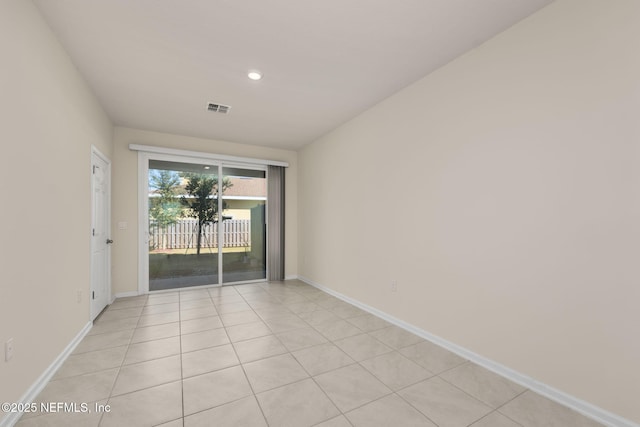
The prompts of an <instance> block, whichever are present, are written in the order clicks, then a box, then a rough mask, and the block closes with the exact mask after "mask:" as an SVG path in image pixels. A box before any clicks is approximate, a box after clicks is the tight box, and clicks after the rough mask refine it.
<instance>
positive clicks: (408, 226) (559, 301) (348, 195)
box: [298, 0, 640, 422]
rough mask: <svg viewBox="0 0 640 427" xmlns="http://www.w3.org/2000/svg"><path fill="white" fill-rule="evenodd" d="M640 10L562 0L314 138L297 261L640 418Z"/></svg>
mask: <svg viewBox="0 0 640 427" xmlns="http://www.w3.org/2000/svg"><path fill="white" fill-rule="evenodd" d="M638 22H640V2H638V1H637V0H558V1H557V2H555V3H553V4H551V5H550V6H548V7H546V8H545V9H542V10H541V11H540V12H539V13H537V14H535V15H533V16H531V17H529V18H528V19H526V20H524V21H522V22H521V23H519V24H517V25H515V26H514V27H512V28H510V29H509V30H507V31H505V32H504V33H502V34H500V35H499V36H497V37H495V38H494V39H492V40H490V41H488V42H487V43H485V44H483V45H482V46H480V47H479V48H477V49H475V50H473V51H471V52H469V53H468V54H466V55H464V56H462V57H460V58H459V59H457V60H455V61H453V62H451V63H450V64H448V65H447V66H445V67H443V68H441V69H439V70H438V71H436V72H434V73H432V74H431V75H429V76H427V77H425V78H423V79H422V80H420V81H418V82H417V83H415V84H413V85H412V86H410V87H408V88H406V89H405V90H403V91H401V92H399V93H397V94H396V95H394V96H392V97H391V98H389V99H387V100H385V101H384V102H382V103H380V104H379V105H377V106H375V107H374V108H372V109H370V110H369V111H367V112H366V113H364V114H362V115H360V116H359V117H357V118H355V119H354V120H351V121H350V122H348V123H346V124H345V125H343V126H342V127H340V128H338V129H337V130H335V131H333V132H331V133H330V134H328V135H326V136H325V137H323V138H321V139H320V140H318V141H316V142H315V143H313V144H311V145H309V146H307V147H306V148H305V149H303V150H302V151H301V152H300V153H299V167H300V172H299V175H300V180H299V193H298V194H299V199H298V201H299V210H300V226H299V239H300V246H299V247H300V258H299V261H300V268H299V271H300V275H301V276H303V277H305V278H307V279H309V280H312V281H314V282H317V283H319V284H321V285H324V286H327V287H329V288H331V289H333V290H335V291H337V292H340V293H342V294H345V295H347V296H350V297H352V298H355V299H357V300H360V301H362V302H363V303H365V304H368V305H370V306H373V307H376V308H378V309H380V310H382V311H385V312H387V313H389V314H391V315H393V316H395V317H397V318H400V319H403V320H405V321H406V322H408V323H410V324H413V325H415V326H417V327H419V328H421V329H423V330H426V331H428V332H431V333H433V334H435V335H437V336H440V337H442V338H444V339H446V340H448V341H450V342H453V343H455V344H458V345H460V346H462V347H465V348H467V349H469V350H471V351H473V352H476V353H477V354H480V355H482V356H484V357H486V358H489V359H491V360H493V361H495V362H498V363H500V364H503V365H505V366H506V367H509V368H511V369H514V370H516V371H518V372H520V373H522V374H524V375H528V376H530V377H532V378H534V379H536V380H538V381H541V382H543V383H546V384H547V385H550V386H552V387H554V388H556V389H559V390H562V391H564V392H566V393H569V394H571V395H573V396H575V397H577V398H579V399H583V400H586V401H587V402H590V403H592V404H594V405H596V406H599V407H601V408H603V409H605V410H607V411H610V412H613V413H616V414H618V415H620V416H622V417H626V418H628V419H630V420H633V421H635V422H640V405H638V396H640V369H639V368H638V362H639V361H640V339H638V336H639V335H638V328H639V327H640V310H639V309H638V302H639V301H640V285H639V284H640V270H639V269H638V267H637V266H638V259H640V228H639V224H640V190H639V189H640V185H639V183H640V166H639V160H640V152H639V146H640V140H639V137H640V119H639V114H640V25H638ZM392 280H397V281H398V291H397V292H396V293H392V292H391V290H390V282H391V281H392Z"/></svg>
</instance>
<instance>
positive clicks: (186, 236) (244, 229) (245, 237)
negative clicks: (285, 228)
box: [149, 219, 251, 250]
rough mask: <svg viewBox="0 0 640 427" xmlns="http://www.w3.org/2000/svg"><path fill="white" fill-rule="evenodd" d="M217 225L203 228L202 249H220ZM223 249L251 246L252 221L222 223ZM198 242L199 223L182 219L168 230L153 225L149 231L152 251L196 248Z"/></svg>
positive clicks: (208, 225)
mask: <svg viewBox="0 0 640 427" xmlns="http://www.w3.org/2000/svg"><path fill="white" fill-rule="evenodd" d="M216 225H217V224H206V225H204V226H203V228H202V240H201V242H200V247H201V248H217V247H218V231H217V229H218V228H217V227H216ZM222 233H223V236H224V239H223V242H224V244H223V248H241V247H250V246H251V220H248V219H227V220H224V221H223V222H222ZM197 241H198V221H197V220H195V219H181V220H179V221H178V222H176V223H175V224H172V225H169V226H168V227H167V228H166V229H161V228H160V227H157V226H154V225H152V226H151V227H150V229H149V248H150V249H151V250H168V249H188V248H195V247H196V244H197Z"/></svg>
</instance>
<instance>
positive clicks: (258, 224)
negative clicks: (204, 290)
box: [221, 167, 267, 283]
mask: <svg viewBox="0 0 640 427" xmlns="http://www.w3.org/2000/svg"><path fill="white" fill-rule="evenodd" d="M222 176H223V183H224V184H223V186H224V185H225V184H226V187H223V188H224V190H225V191H224V192H223V194H222V204H223V206H224V215H225V216H224V217H223V222H222V226H221V228H222V237H223V242H224V246H223V247H224V249H223V251H222V271H223V274H222V282H223V283H233V282H244V281H248V280H259V279H266V277H267V263H266V257H267V246H266V243H267V226H266V217H265V213H266V210H265V207H266V203H267V179H266V172H265V171H264V170H254V169H244V168H236V167H223V168H222Z"/></svg>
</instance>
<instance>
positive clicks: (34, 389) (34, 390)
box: [0, 322, 93, 427]
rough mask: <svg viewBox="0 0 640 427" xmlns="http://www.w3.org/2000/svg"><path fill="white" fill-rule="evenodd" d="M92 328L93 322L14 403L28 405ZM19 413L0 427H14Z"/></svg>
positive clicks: (19, 415)
mask: <svg viewBox="0 0 640 427" xmlns="http://www.w3.org/2000/svg"><path fill="white" fill-rule="evenodd" d="M92 327H93V322H88V323H87V324H86V325H84V327H83V328H82V330H81V331H80V332H78V334H77V335H76V336H75V337H74V338H73V339H72V340H71V342H70V343H69V344H68V345H67V346H66V347H65V349H64V350H62V353H60V354H59V355H58V357H56V359H55V360H54V361H53V363H52V364H51V365H49V367H48V368H47V369H46V370H45V371H44V372H43V373H42V375H40V377H39V378H38V379H37V380H36V381H35V382H34V383H33V384H32V385H31V387H29V389H28V390H27V391H26V392H25V394H24V395H23V396H22V397H21V398H20V400H18V402H16V403H24V404H28V403H31V402H33V401H34V400H35V398H36V397H37V396H38V394H40V392H41V391H42V389H43V388H44V387H45V386H46V385H47V383H48V382H49V380H51V378H52V377H53V376H54V375H55V373H56V372H57V371H58V369H60V366H62V364H63V363H64V361H65V360H67V357H69V355H70V354H71V353H72V352H73V350H75V348H76V347H77V346H78V344H80V341H82V339H83V338H84V337H85V336H86V335H87V334H88V333H89V331H90V330H91V328H92ZM21 416H22V414H21V413H18V412H11V413H9V414H8V415H7V416H6V417H5V418H3V419H2V420H0V427H12V426H14V425H15V424H16V423H17V422H18V420H20V417H21Z"/></svg>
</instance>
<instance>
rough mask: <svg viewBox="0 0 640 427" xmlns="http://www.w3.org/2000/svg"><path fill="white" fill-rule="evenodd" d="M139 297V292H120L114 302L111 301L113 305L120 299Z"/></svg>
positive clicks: (115, 296)
mask: <svg viewBox="0 0 640 427" xmlns="http://www.w3.org/2000/svg"><path fill="white" fill-rule="evenodd" d="M172 290H174V289H172ZM138 295H140V294H139V293H138V291H130V292H120V293H117V294H115V295H114V297H113V300H111V303H113V301H115V300H116V299H118V298H126V297H137V296H138Z"/></svg>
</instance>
